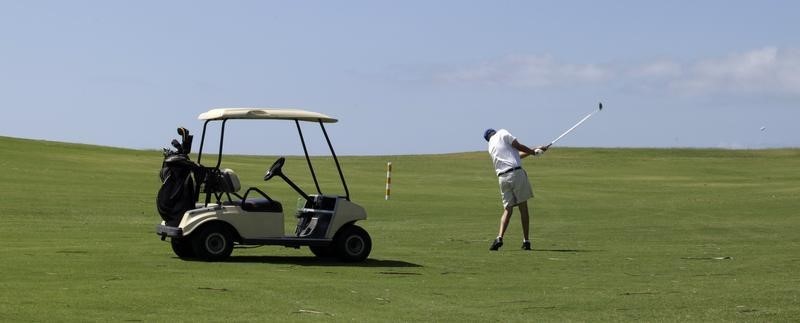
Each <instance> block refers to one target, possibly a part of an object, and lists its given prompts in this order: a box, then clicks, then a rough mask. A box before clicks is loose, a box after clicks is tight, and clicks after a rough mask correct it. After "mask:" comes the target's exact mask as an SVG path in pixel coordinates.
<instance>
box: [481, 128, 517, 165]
mask: <svg viewBox="0 0 800 323" xmlns="http://www.w3.org/2000/svg"><path fill="white" fill-rule="evenodd" d="M514 140H517V137H514V136H513V135H511V133H509V132H508V131H507V130H505V129H500V130H497V132H496V133H495V134H494V136H492V138H489V155H491V156H492V162H493V163H494V171H495V174H500V173H502V172H504V171H507V170H509V169H512V168H514V167H520V166H522V160H520V158H519V151H518V150H517V149H516V148H514V147H513V146H511V143H512V142H514Z"/></svg>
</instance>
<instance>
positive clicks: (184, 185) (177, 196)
mask: <svg viewBox="0 0 800 323" xmlns="http://www.w3.org/2000/svg"><path fill="white" fill-rule="evenodd" d="M182 129H183V130H182ZM182 131H183V132H182ZM178 133H179V134H181V135H182V136H183V144H181V145H178V144H176V143H177V141H176V140H174V141H173V142H174V143H173V146H174V147H175V148H177V149H178V150H177V151H174V150H169V149H164V161H163V163H162V164H161V172H160V177H161V188H160V189H159V190H158V196H157V197H156V207H157V208H158V213H159V214H160V215H161V219H163V220H164V221H166V222H167V225H178V223H180V221H181V218H182V217H183V214H184V213H185V212H186V211H188V210H191V209H193V208H194V207H195V200H196V199H197V194H196V192H195V190H196V187H195V179H194V177H195V176H196V174H195V173H196V172H198V170H199V169H200V168H201V167H200V166H199V165H198V164H197V163H195V162H193V161H191V160H190V159H189V151H190V150H191V142H192V136H190V135H189V131H188V130H186V129H185V128H179V129H178Z"/></svg>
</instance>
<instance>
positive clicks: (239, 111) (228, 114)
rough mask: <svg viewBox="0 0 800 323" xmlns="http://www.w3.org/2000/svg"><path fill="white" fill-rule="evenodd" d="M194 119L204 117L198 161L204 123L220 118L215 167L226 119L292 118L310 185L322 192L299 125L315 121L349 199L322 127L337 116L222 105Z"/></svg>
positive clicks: (333, 121)
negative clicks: (312, 183)
mask: <svg viewBox="0 0 800 323" xmlns="http://www.w3.org/2000/svg"><path fill="white" fill-rule="evenodd" d="M198 119H200V120H205V124H203V135H202V139H201V141H200V149H199V151H198V155H197V163H198V164H200V162H201V160H202V157H203V146H204V143H205V138H206V129H207V128H208V124H209V123H210V122H212V121H221V122H222V125H221V127H220V128H221V130H220V131H221V133H220V138H219V155H218V156H217V163H216V166H214V168H216V169H219V167H220V164H221V163H222V147H223V143H224V138H225V124H226V123H227V121H228V120H231V119H236V120H269V119H272V120H288V121H294V123H295V125H296V126H297V133H298V135H299V136H300V142H301V143H302V145H303V153H304V155H305V157H306V162H307V163H308V168H309V170H310V171H311V177H312V178H313V180H314V185H315V186H316V188H317V192H318V193H319V194H320V195H322V191H321V189H320V186H319V181H318V180H317V175H316V173H315V172H314V166H313V165H312V163H311V158H310V156H309V153H308V148H307V147H306V141H305V138H304V137H303V130H302V129H301V127H300V121H303V122H309V123H318V124H319V126H320V129H321V130H322V133H323V134H324V136H325V141H326V142H327V144H328V148H329V149H330V152H331V156H332V157H333V160H334V162H335V164H336V170H337V171H338V172H339V178H340V179H341V182H342V186H343V187H344V191H345V198H346V199H347V200H350V191H349V190H348V188H347V183H346V182H345V179H344V175H343V174H342V168H341V166H340V165H339V159H338V158H337V157H336V152H335V151H334V150H333V145H332V144H331V140H330V138H329V137H328V132H327V131H326V130H325V125H324V124H325V123H335V122H337V121H338V120H337V119H335V118H332V117H330V116H327V115H325V114H322V113H318V112H312V111H305V110H299V109H261V108H224V109H212V110H209V111H207V112H204V113H201V114H200V116H198Z"/></svg>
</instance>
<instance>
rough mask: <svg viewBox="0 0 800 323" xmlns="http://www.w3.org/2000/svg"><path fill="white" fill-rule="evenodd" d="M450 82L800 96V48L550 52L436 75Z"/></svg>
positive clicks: (684, 92)
mask: <svg viewBox="0 0 800 323" xmlns="http://www.w3.org/2000/svg"><path fill="white" fill-rule="evenodd" d="M433 78H434V79H435V80H437V81H442V82H447V83H473V84H493V85H501V86H517V87H549V86H576V85H586V84H596V83H600V82H606V83H609V82H619V83H621V84H627V87H629V88H632V89H635V90H642V89H647V90H648V91H654V90H655V91H671V92H673V93H678V94H691V95H710V94H718V93H745V94H766V95H787V94H788V95H800V50H796V49H778V48H775V47H765V48H760V49H754V50H750V51H746V52H741V53H733V54H729V55H727V56H722V57H716V58H705V59H698V60H696V61H693V62H683V63H682V62H678V61H674V60H669V59H661V60H657V61H653V62H646V63H644V64H640V65H632V64H631V65H625V64H616V65H612V64H587V63H564V62H559V61H557V60H556V59H554V58H553V57H551V56H549V55H545V56H537V55H526V56H508V57H504V58H500V59H497V60H494V61H488V62H483V63H480V64H476V65H472V66H462V67H458V68H454V69H451V70H447V71H444V72H440V73H438V74H436V75H434V76H433Z"/></svg>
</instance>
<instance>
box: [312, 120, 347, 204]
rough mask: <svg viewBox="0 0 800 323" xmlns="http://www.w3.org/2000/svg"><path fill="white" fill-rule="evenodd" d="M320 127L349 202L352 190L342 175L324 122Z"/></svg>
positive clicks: (320, 122)
mask: <svg viewBox="0 0 800 323" xmlns="http://www.w3.org/2000/svg"><path fill="white" fill-rule="evenodd" d="M319 126H320V128H322V134H324V135H325V141H327V142H328V148H330V149H331V156H333V161H334V162H335V163H336V170H338V171H339V178H341V179H342V186H344V195H345V198H346V199H347V200H348V201H349V200H350V190H348V189H347V182H346V181H345V180H344V174H342V166H340V165H339V158H337V157H336V152H335V151H333V145H332V144H331V138H330V137H328V131H326V130H325V125H324V124H323V123H322V120H320V121H319Z"/></svg>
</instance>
